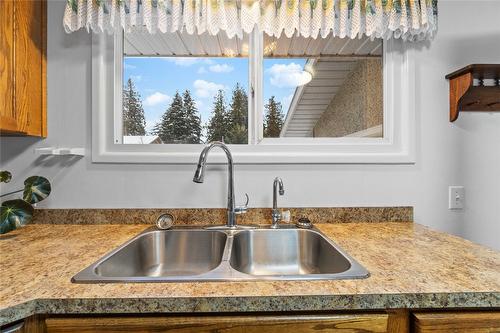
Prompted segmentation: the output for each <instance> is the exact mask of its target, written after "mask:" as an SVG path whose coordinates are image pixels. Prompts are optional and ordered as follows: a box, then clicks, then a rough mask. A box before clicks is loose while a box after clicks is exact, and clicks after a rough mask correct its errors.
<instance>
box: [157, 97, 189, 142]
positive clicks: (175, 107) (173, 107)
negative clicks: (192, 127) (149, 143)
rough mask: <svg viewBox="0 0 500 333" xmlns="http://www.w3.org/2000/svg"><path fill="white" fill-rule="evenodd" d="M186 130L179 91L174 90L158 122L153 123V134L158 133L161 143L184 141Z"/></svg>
mask: <svg viewBox="0 0 500 333" xmlns="http://www.w3.org/2000/svg"><path fill="white" fill-rule="evenodd" d="M186 132H187V126H186V116H185V113H184V107H183V102H182V97H181V95H180V94H179V92H176V93H175V96H174V99H173V100H172V103H171V104H170V106H169V107H168V109H167V110H166V111H165V113H164V114H163V115H162V117H161V120H160V122H159V123H157V124H156V125H155V127H154V129H153V134H156V135H158V136H159V137H160V139H161V140H162V141H163V143H184V140H185V139H186Z"/></svg>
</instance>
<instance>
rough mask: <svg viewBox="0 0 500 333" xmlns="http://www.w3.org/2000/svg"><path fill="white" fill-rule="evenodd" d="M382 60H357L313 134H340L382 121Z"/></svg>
mask: <svg viewBox="0 0 500 333" xmlns="http://www.w3.org/2000/svg"><path fill="white" fill-rule="evenodd" d="M382 80H383V70H382V59H381V58H376V59H365V60H360V61H358V64H357V65H356V67H355V68H354V69H353V70H352V72H351V73H350V74H349V75H348V76H347V78H346V80H345V82H344V84H343V85H342V86H341V87H340V89H339V91H338V92H337V93H336V94H335V96H334V97H333V99H332V100H331V102H330V105H329V106H328V108H327V109H326V110H325V112H324V113H323V115H322V116H321V118H320V119H319V120H318V122H317V123H316V125H315V126H314V129H313V136H314V137H341V136H345V135H348V134H351V133H354V132H358V131H362V130H365V129H367V128H370V127H373V126H377V125H381V124H382V122H383V82H382Z"/></svg>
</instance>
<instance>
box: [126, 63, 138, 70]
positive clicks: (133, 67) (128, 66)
mask: <svg viewBox="0 0 500 333" xmlns="http://www.w3.org/2000/svg"><path fill="white" fill-rule="evenodd" d="M123 68H125V69H136V68H137V66H134V65H131V64H124V65H123Z"/></svg>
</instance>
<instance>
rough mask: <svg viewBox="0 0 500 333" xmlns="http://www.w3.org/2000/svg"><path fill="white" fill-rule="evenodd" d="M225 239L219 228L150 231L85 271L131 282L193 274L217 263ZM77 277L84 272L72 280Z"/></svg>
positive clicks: (199, 272) (218, 263)
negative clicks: (217, 229) (216, 229)
mask: <svg viewBox="0 0 500 333" xmlns="http://www.w3.org/2000/svg"><path fill="white" fill-rule="evenodd" d="M226 239H227V235H226V234H225V233H223V232H219V231H208V230H169V231H161V230H156V231H150V232H146V233H143V234H141V235H139V236H138V237H136V238H134V239H132V240H131V241H130V242H128V243H126V244H124V245H122V246H121V247H120V248H119V249H117V250H116V251H114V252H112V253H110V254H108V255H107V256H106V257H105V258H104V259H103V260H101V261H99V262H98V263H97V264H95V265H94V266H95V267H94V268H93V272H92V271H91V272H88V271H87V272H85V273H87V277H93V276H94V275H95V276H96V277H97V279H99V277H101V278H105V279H107V280H131V281H134V280H135V281H143V280H144V281H148V280H151V279H152V280H154V279H158V278H159V279H161V278H164V277H186V276H188V277H189V276H196V275H200V274H203V273H206V272H209V271H211V270H213V269H214V268H216V267H217V266H219V265H220V263H221V261H222V255H223V253H224V247H225V244H226ZM89 273H90V274H89ZM92 273H93V274H92ZM81 278H85V274H81V273H80V274H79V275H77V276H75V278H74V280H78V279H81Z"/></svg>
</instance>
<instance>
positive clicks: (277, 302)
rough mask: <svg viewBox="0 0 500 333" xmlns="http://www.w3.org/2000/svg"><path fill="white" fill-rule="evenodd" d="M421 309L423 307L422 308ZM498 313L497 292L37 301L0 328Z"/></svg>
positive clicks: (9, 314)
mask: <svg viewBox="0 0 500 333" xmlns="http://www.w3.org/2000/svg"><path fill="white" fill-rule="evenodd" d="M422 304H425V306H422ZM402 308H407V309H434V308H447V309H453V308H460V309H463V308H500V292H475V293H428V294H427V293H426V294H420V293H408V294H372V295H369V294H363V295H305V296H248V297H241V296H239V297H179V298H177V297H176V298H75V299H37V300H31V301H28V302H25V303H22V304H17V305H15V306H12V307H10V308H6V309H2V310H0V325H4V324H7V323H11V322H14V321H17V320H20V319H23V318H26V317H29V316H31V315H34V314H134V313H143V314H144V313H149V314H151V313H156V314H165V313H241V312H286V311H346V310H370V311H372V310H385V309H402Z"/></svg>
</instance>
